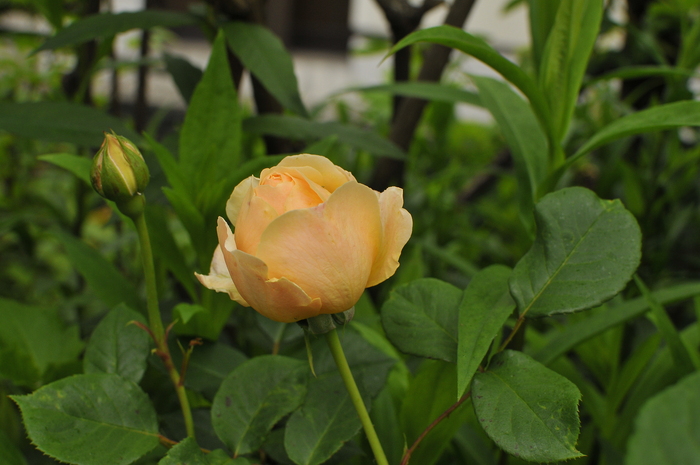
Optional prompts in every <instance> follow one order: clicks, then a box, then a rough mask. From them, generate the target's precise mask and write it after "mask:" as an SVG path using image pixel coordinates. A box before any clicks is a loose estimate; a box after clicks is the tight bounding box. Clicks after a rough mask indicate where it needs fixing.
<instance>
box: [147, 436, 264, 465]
mask: <svg viewBox="0 0 700 465" xmlns="http://www.w3.org/2000/svg"><path fill="white" fill-rule="evenodd" d="M250 464H251V462H250V461H249V460H248V459H246V458H243V457H239V458H236V459H232V458H231V457H229V456H228V454H227V453H226V452H225V451H223V450H221V449H217V450H213V451H211V452H209V453H207V454H205V453H204V452H202V449H201V448H200V447H199V446H198V445H197V441H195V440H194V438H187V439H184V440H183V441H181V442H179V443H177V444H176V445H175V446H173V448H172V449H170V450H169V451H168V455H166V456H165V457H163V459H162V460H161V461H160V462H158V465H250Z"/></svg>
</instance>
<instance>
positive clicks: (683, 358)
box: [634, 274, 700, 374]
mask: <svg viewBox="0 0 700 465" xmlns="http://www.w3.org/2000/svg"><path fill="white" fill-rule="evenodd" d="M634 282H635V284H636V285H637V288H638V289H639V291H640V292H641V293H642V296H643V297H644V298H645V299H646V301H647V304H649V308H650V309H651V315H650V316H651V317H652V318H653V322H654V324H655V325H656V327H657V329H658V330H659V332H660V333H661V335H662V336H663V338H664V339H665V340H666V344H667V346H668V349H669V351H670V352H671V358H673V363H674V365H676V366H677V367H678V369H679V371H680V372H681V373H683V374H688V373H691V372H693V371H694V370H696V369H699V368H700V363H699V361H698V356H697V352H696V351H695V350H693V349H691V350H688V347H686V346H685V345H684V344H683V341H682V340H681V337H680V334H679V332H678V330H677V329H676V327H675V326H674V324H673V321H671V318H670V317H669V316H668V313H666V310H665V309H664V308H663V307H662V306H661V304H659V303H658V302H657V301H656V299H654V297H653V296H652V295H651V292H649V288H647V286H646V284H644V281H642V279H641V278H640V277H639V276H638V275H636V274H635V275H634Z"/></svg>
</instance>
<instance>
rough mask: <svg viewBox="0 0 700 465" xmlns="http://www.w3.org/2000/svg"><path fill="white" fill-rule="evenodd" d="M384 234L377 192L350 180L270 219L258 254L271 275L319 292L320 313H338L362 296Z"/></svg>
mask: <svg viewBox="0 0 700 465" xmlns="http://www.w3.org/2000/svg"><path fill="white" fill-rule="evenodd" d="M381 235H382V224H381V219H380V209H379V201H378V199H377V194H376V193H375V192H374V191H373V190H372V189H370V188H369V187H367V186H364V185H362V184H359V183H357V182H348V183H345V184H343V185H342V186H340V187H339V188H338V189H337V190H336V191H335V192H334V193H333V194H332V195H331V196H330V198H329V199H328V201H327V202H326V203H325V204H322V205H319V206H318V207H315V208H309V209H305V210H293V211H290V212H287V213H285V214H284V215H281V216H279V217H278V218H277V219H276V220H274V221H273V222H272V223H270V225H269V226H268V227H267V229H266V230H265V232H264V233H263V236H262V238H261V240H260V244H259V245H258V250H257V252H256V256H257V257H258V258H259V259H261V260H262V261H263V262H265V263H266V264H267V266H268V269H269V276H270V277H273V278H287V279H290V280H291V281H293V282H295V283H297V284H298V285H299V286H300V287H301V288H302V289H304V291H306V293H307V294H308V295H310V296H312V297H319V298H320V299H321V301H322V302H323V306H322V308H321V313H337V312H342V311H345V310H347V309H349V308H350V307H352V306H353V305H354V304H355V303H356V302H357V300H358V299H359V298H360V295H361V294H362V291H363V290H364V289H365V287H366V285H367V280H368V278H369V276H370V272H371V269H372V264H373V263H374V260H375V257H376V255H377V253H378V250H379V246H380V243H381ZM229 268H230V267H229ZM234 281H235V279H234ZM239 289H240V288H239Z"/></svg>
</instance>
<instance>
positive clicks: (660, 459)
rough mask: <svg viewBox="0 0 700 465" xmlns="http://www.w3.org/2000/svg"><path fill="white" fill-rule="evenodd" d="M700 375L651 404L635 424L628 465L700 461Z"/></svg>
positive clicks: (685, 381)
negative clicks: (699, 417)
mask: <svg viewBox="0 0 700 465" xmlns="http://www.w3.org/2000/svg"><path fill="white" fill-rule="evenodd" d="M698 411H700V372H695V373H693V374H691V375H689V376H687V377H685V378H683V379H682V380H681V381H680V382H678V383H677V384H676V385H674V386H672V387H670V388H668V389H666V390H664V391H663V392H661V393H660V394H658V395H656V396H654V397H653V398H652V399H651V400H649V401H648V402H647V403H646V404H645V405H644V407H643V408H642V409H641V411H640V412H639V415H638V416H637V419H636V421H635V429H634V434H633V435H632V437H631V438H630V440H629V443H628V445H627V455H626V457H625V464H627V465H652V464H653V465H692V464H695V463H697V462H698V458H700V441H698V438H700V422H698V415H697V412H698Z"/></svg>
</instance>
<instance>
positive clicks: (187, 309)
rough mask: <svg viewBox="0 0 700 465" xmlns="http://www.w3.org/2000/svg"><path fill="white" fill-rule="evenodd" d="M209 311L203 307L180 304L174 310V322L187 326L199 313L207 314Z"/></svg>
mask: <svg viewBox="0 0 700 465" xmlns="http://www.w3.org/2000/svg"><path fill="white" fill-rule="evenodd" d="M206 311H207V309H206V308H204V307H202V306H201V305H193V304H188V303H184V302H183V303H179V304H177V305H176V306H175V308H173V320H178V322H182V324H187V323H188V322H189V321H190V320H191V319H192V317H193V316H195V315H196V314H197V313H206Z"/></svg>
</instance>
